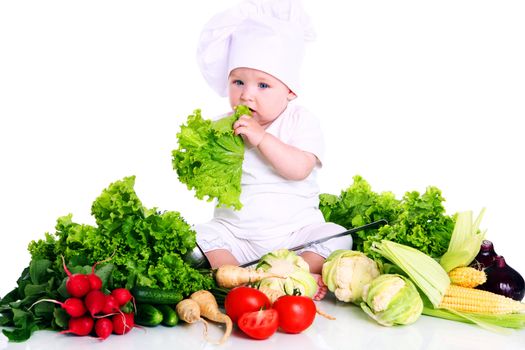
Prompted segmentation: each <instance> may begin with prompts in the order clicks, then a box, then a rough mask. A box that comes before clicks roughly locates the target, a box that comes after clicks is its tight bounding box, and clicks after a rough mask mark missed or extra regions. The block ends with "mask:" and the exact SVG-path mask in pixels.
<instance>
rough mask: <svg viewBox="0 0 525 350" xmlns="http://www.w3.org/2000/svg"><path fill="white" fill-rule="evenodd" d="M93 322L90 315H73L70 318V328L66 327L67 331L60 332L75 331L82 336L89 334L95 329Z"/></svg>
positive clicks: (74, 332)
mask: <svg viewBox="0 0 525 350" xmlns="http://www.w3.org/2000/svg"><path fill="white" fill-rule="evenodd" d="M93 324H94V321H93V319H92V318H91V317H90V316H88V315H85V316H80V317H71V318H70V319H69V329H66V330H65V331H62V332H60V333H61V334H65V333H73V334H76V335H82V336H84V335H88V334H89V333H91V330H92V329H93Z"/></svg>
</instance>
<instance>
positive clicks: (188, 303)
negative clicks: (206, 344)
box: [175, 299, 208, 339]
mask: <svg viewBox="0 0 525 350" xmlns="http://www.w3.org/2000/svg"><path fill="white" fill-rule="evenodd" d="M175 309H176V311H177V314H178V315H179V317H180V319H181V320H183V321H184V322H186V323H195V322H197V321H201V322H202V324H203V325H204V338H206V339H208V322H206V320H205V319H203V318H202V317H201V311H200V307H199V304H197V302H196V301H195V300H192V299H184V300H181V301H180V302H179V303H178V304H177V306H176V307H175Z"/></svg>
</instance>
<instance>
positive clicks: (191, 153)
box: [172, 106, 251, 209]
mask: <svg viewBox="0 0 525 350" xmlns="http://www.w3.org/2000/svg"><path fill="white" fill-rule="evenodd" d="M241 115H251V112H250V110H249V108H247V107H246V106H237V108H236V109H235V112H234V113H233V114H232V115H229V116H227V117H224V118H221V119H219V120H216V121H213V122H212V121H210V120H206V119H203V118H202V116H201V111H200V110H195V112H194V114H193V115H190V116H188V118H187V121H186V124H185V125H182V126H181V128H180V132H179V133H178V134H177V139H178V149H176V150H173V151H172V156H173V159H172V164H173V169H174V170H176V172H177V175H178V177H179V180H180V181H181V182H182V183H184V184H186V185H187V187H188V189H194V190H195V196H196V197H197V198H199V199H204V198H207V199H208V201H211V200H213V199H215V198H216V199H217V201H218V205H225V206H231V207H233V208H235V209H240V208H241V207H242V204H241V202H240V201H239V197H240V193H241V175H242V162H243V159H244V142H243V140H242V138H241V136H240V135H235V134H234V133H233V128H232V125H233V123H234V122H235V121H236V120H237V119H238V118H239V117H240V116H241Z"/></svg>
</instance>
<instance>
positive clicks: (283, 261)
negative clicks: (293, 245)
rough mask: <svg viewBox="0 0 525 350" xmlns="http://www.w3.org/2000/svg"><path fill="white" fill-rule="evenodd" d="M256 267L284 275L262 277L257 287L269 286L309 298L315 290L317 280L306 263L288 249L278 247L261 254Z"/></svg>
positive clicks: (289, 293)
mask: <svg viewBox="0 0 525 350" xmlns="http://www.w3.org/2000/svg"><path fill="white" fill-rule="evenodd" d="M256 269H257V270H262V271H266V272H272V273H275V274H277V275H280V276H283V277H284V278H278V277H271V278H264V279H263V280H261V281H260V282H259V287H269V288H272V289H275V290H281V291H283V292H284V293H286V294H288V295H293V294H300V295H304V296H308V297H310V298H311V297H313V296H314V295H315V292H316V291H317V281H316V280H315V278H314V277H313V276H312V274H311V273H310V267H309V265H308V263H307V262H306V261H305V260H304V259H303V258H302V257H300V256H299V255H297V254H295V253H294V252H292V251H290V250H288V249H279V250H276V251H273V252H271V253H268V254H265V255H263V256H262V258H261V260H260V261H259V263H258V264H257V267H256Z"/></svg>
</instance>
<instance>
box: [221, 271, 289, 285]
mask: <svg viewBox="0 0 525 350" xmlns="http://www.w3.org/2000/svg"><path fill="white" fill-rule="evenodd" d="M269 277H277V278H285V277H284V276H281V275H278V274H275V273H271V272H264V271H260V270H254V269H251V268H245V267H240V266H235V265H223V266H221V267H219V268H218V269H217V271H216V272H215V281H216V282H217V285H218V286H219V287H222V288H228V289H230V288H234V287H238V286H241V285H243V284H247V283H252V282H258V281H260V280H262V279H263V278H269Z"/></svg>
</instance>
